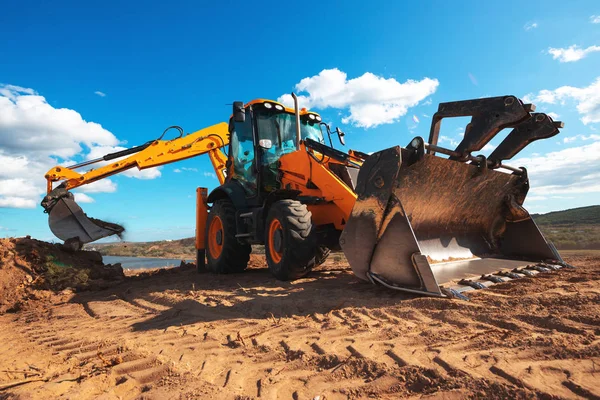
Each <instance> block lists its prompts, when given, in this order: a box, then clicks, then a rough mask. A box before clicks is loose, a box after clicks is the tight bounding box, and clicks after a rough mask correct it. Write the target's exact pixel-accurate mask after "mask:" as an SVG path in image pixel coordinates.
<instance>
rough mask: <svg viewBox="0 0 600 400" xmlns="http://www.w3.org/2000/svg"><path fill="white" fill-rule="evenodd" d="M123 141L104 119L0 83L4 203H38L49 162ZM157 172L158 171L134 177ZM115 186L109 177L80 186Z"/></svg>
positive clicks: (0, 199) (86, 154) (89, 188)
mask: <svg viewBox="0 0 600 400" xmlns="http://www.w3.org/2000/svg"><path fill="white" fill-rule="evenodd" d="M119 143H120V141H119V139H118V138H117V137H116V136H115V135H113V134H112V133H111V132H109V131H108V130H106V129H104V128H103V127H102V126H101V125H100V124H97V123H95V122H88V121H85V120H84V119H83V118H82V117H81V115H80V114H79V113H78V112H77V111H74V110H71V109H67V108H55V107H53V106H52V105H50V104H49V103H48V102H47V101H46V99H45V98H44V97H43V96H41V95H39V94H38V93H36V92H35V90H33V89H29V88H23V87H20V86H15V85H1V84H0V165H2V168H1V169H0V188H2V189H1V193H0V207H17V208H32V207H35V206H36V204H39V201H40V200H41V197H42V195H43V194H44V193H45V189H46V185H45V180H44V174H45V173H46V172H47V171H48V170H49V169H50V168H52V167H53V166H55V165H57V164H62V165H70V164H72V163H74V162H75V161H73V160H74V159H78V160H82V159H89V158H92V157H91V156H90V155H96V154H99V153H101V152H102V150H103V149H124V147H120V146H118V145H119ZM103 154H105V153H102V155H103ZM78 172H79V171H78ZM130 175H131V176H136V175H135V173H130ZM156 176H160V172H158V173H157V172H149V173H146V175H143V176H136V177H143V178H149V177H156ZM16 182H18V185H17V186H18V188H15V187H14V186H15V184H16ZM115 190H116V184H115V183H114V182H112V181H110V180H108V179H105V180H101V181H98V182H95V183H93V184H91V185H86V186H82V187H81V189H80V191H81V192H87V193H94V192H96V193H98V192H114V191H115Z"/></svg>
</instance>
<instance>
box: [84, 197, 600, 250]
mask: <svg viewBox="0 0 600 400" xmlns="http://www.w3.org/2000/svg"><path fill="white" fill-rule="evenodd" d="M532 217H533V219H534V220H535V222H536V223H537V224H538V226H539V228H540V230H541V231H542V232H543V234H544V235H545V236H546V238H547V239H548V240H550V241H551V242H552V243H554V245H555V246H556V247H557V248H558V249H563V250H568V249H573V250H582V249H600V206H590V207H580V208H572V209H570V210H564V211H554V212H550V213H547V214H532ZM194 243H195V239H194V238H185V239H179V240H170V241H166V240H163V241H159V242H117V243H100V244H98V243H94V244H91V245H87V246H86V248H88V249H92V248H93V249H96V250H98V251H99V252H100V253H101V254H103V255H105V256H129V257H159V258H181V259H194V258H196V249H195V247H194ZM255 247H256V248H255V252H260V251H262V246H260V248H259V246H255Z"/></svg>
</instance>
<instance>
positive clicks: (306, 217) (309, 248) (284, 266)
mask: <svg viewBox="0 0 600 400" xmlns="http://www.w3.org/2000/svg"><path fill="white" fill-rule="evenodd" d="M311 217H312V214H311V213H310V211H308V209H307V208H306V205H304V204H302V203H300V202H299V201H296V200H280V201H277V202H275V203H273V205H272V206H271V209H270V210H269V214H268V216H267V223H266V229H265V234H266V238H265V253H266V255H267V264H268V265H269V270H270V271H271V273H272V274H273V275H274V276H275V277H276V278H277V279H279V280H282V281H289V280H293V279H298V278H302V277H303V276H306V275H307V274H308V273H309V272H310V271H311V270H312V268H313V267H314V266H315V254H316V250H317V243H316V239H315V235H314V233H313V229H312V228H313V226H312V222H311Z"/></svg>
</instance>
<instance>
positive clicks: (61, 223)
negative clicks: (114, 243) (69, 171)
mask: <svg viewBox="0 0 600 400" xmlns="http://www.w3.org/2000/svg"><path fill="white" fill-rule="evenodd" d="M42 206H43V207H44V209H45V211H46V212H47V213H48V225H49V226H50V230H51V231H52V233H53V234H54V235H55V236H56V237H58V238H59V239H62V240H64V241H65V242H68V241H77V242H78V243H79V244H80V245H83V244H84V243H90V242H93V241H95V240H98V239H101V238H103V237H107V236H111V235H121V234H122V233H123V232H124V231H125V228H123V227H122V226H120V225H117V224H113V223H110V222H105V221H102V220H99V219H95V218H90V217H88V216H87V215H86V214H85V213H84V212H83V210H82V209H81V207H79V205H78V204H77V203H76V202H75V199H74V196H73V193H71V192H68V191H66V190H64V189H62V188H57V189H55V190H53V191H52V192H51V193H50V194H49V195H47V196H46V197H45V198H44V200H43V201H42Z"/></svg>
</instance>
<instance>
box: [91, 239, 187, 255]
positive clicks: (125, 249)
mask: <svg viewBox="0 0 600 400" xmlns="http://www.w3.org/2000/svg"><path fill="white" fill-rule="evenodd" d="M194 244H195V239H194V238H185V239H179V240H161V241H159V242H116V243H92V244H88V245H86V249H95V250H97V251H99V252H100V254H102V255H104V256H125V257H158V258H181V259H188V260H189V259H195V258H196V248H195V246H194Z"/></svg>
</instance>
